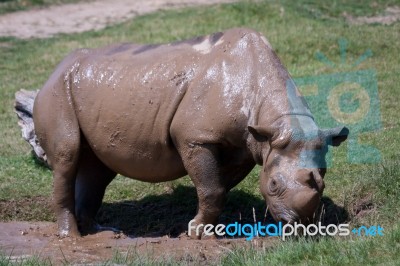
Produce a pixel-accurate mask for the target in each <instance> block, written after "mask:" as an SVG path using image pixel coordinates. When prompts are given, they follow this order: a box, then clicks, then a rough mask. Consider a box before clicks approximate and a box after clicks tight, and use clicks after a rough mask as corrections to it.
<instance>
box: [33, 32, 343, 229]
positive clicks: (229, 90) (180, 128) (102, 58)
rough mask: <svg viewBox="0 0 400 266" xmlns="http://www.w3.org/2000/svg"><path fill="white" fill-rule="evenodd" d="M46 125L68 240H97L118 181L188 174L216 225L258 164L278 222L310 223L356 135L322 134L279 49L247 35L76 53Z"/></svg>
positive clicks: (65, 64)
mask: <svg viewBox="0 0 400 266" xmlns="http://www.w3.org/2000/svg"><path fill="white" fill-rule="evenodd" d="M34 124H35V130H36V134H37V136H38V139H39V142H40V144H41V146H42V147H43V149H44V151H45V152H46V155H47V158H48V162H49V164H50V166H51V168H52V169H53V175H54V209H55V212H56V214H57V221H58V228H59V233H60V235H61V236H79V235H80V232H87V231H93V228H94V226H95V221H94V217H95V214H96V212H97V211H98V209H99V206H100V205H101V201H102V198H103V195H104V191H105V189H106V187H107V185H108V184H109V183H110V182H111V180H112V179H113V178H114V177H115V175H116V173H120V174H122V175H124V176H127V177H130V178H134V179H138V180H141V181H146V182H163V181H169V180H174V179H177V178H180V177H182V176H184V175H186V174H188V175H189V176H190V178H191V179H192V181H193V183H194V185H195V186H196V190H197V194H198V200H199V206H198V212H197V215H196V216H195V218H194V219H195V221H196V223H197V224H201V223H202V224H207V223H216V222H217V219H218V216H219V215H220V213H221V211H222V209H223V207H224V204H225V200H226V194H227V193H228V192H229V190H230V189H231V188H233V187H234V186H236V185H237V184H238V183H239V182H240V181H241V180H243V178H245V177H246V175H247V174H248V173H249V172H250V171H251V169H252V168H253V167H254V166H255V164H256V163H257V164H260V165H263V170H262V172H261V178H260V183H261V192H262V194H263V195H264V197H265V199H266V201H267V204H268V206H269V208H270V211H271V213H272V215H273V216H274V218H276V219H277V220H283V221H287V222H293V221H298V220H301V221H307V220H310V219H311V218H312V215H313V214H314V212H315V211H316V209H317V207H318V204H319V202H320V197H321V195H322V191H323V187H324V183H323V180H322V178H323V175H324V172H325V170H324V168H325V165H324V156H325V153H326V147H327V145H339V144H340V142H342V141H344V140H345V139H346V138H347V135H348V130H347V128H336V129H331V130H320V129H319V128H318V127H317V125H316V124H315V122H314V119H313V117H312V114H311V113H310V111H309V108H308V106H307V104H306V103H305V101H304V100H303V99H302V97H301V95H300V93H299V91H298V90H297V88H296V87H295V86H294V84H293V83H292V80H291V78H290V76H289V74H288V72H287V70H286V69H285V68H284V67H283V66H282V64H281V62H280V60H279V59H278V57H277V56H276V54H275V53H274V51H273V50H272V48H271V46H270V44H269V42H268V41H267V39H266V38H265V37H263V36H262V35H261V34H260V33H258V32H255V31H252V30H250V29H243V28H236V29H230V30H227V31H225V32H223V33H215V34H212V35H209V36H204V37H198V38H194V39H192V40H188V41H181V42H177V43H173V44H164V45H136V44H118V45H113V46H109V47H105V48H100V49H93V50H88V49H82V50H78V51H75V52H73V53H72V54H70V55H69V56H67V57H66V58H65V59H64V60H63V61H62V62H61V63H60V65H59V66H58V67H57V69H56V70H55V72H54V73H53V74H52V75H51V77H50V79H49V80H48V81H47V82H46V84H45V85H44V87H43V88H42V89H41V90H40V92H39V94H38V96H37V97H36V99H35V104H34ZM78 228H79V230H78ZM192 235H195V234H194V233H193V234H192Z"/></svg>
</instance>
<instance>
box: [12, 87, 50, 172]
mask: <svg viewBox="0 0 400 266" xmlns="http://www.w3.org/2000/svg"><path fill="white" fill-rule="evenodd" d="M38 92H39V91H38V90H37V91H28V90H24V89H22V90H19V91H17V92H16V93H15V104H14V108H15V112H16V113H17V115H18V125H19V126H20V127H21V131H22V137H23V138H24V139H25V140H26V141H27V142H28V143H29V144H30V145H31V147H32V149H33V150H32V153H33V154H34V155H35V156H36V158H37V159H38V160H39V161H41V162H43V163H44V164H45V165H46V166H48V163H47V156H46V153H45V152H44V150H43V148H42V147H41V146H40V144H39V141H38V139H37V136H36V134H35V126H34V124H33V103H34V101H35V97H36V95H37V93H38Z"/></svg>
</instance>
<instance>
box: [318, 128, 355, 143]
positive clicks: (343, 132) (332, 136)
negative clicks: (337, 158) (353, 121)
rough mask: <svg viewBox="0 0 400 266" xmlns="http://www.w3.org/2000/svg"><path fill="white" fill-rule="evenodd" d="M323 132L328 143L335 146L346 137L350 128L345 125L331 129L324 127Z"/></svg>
mask: <svg viewBox="0 0 400 266" xmlns="http://www.w3.org/2000/svg"><path fill="white" fill-rule="evenodd" d="M323 133H324V135H325V137H326V139H327V143H328V145H332V146H335V147H337V146H339V145H340V144H341V143H342V142H343V141H345V140H346V139H347V137H348V136H349V133H350V130H349V129H348V128H347V127H345V126H341V127H335V128H331V129H325V130H324V131H323Z"/></svg>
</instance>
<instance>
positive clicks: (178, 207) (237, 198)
mask: <svg viewBox="0 0 400 266" xmlns="http://www.w3.org/2000/svg"><path fill="white" fill-rule="evenodd" d="M322 206H323V212H322V214H321V216H320V217H319V218H320V220H321V222H322V224H323V225H328V224H340V223H343V222H345V221H347V220H348V218H349V215H348V213H347V211H346V210H345V209H344V208H343V207H340V206H338V205H336V204H335V203H334V202H333V201H332V200H331V199H330V198H328V197H323V198H322ZM196 209H197V196H196V190H195V188H194V187H189V186H178V187H176V188H175V189H174V190H173V191H172V192H171V193H169V194H163V195H149V196H147V197H145V198H143V199H141V200H139V201H122V202H114V203H103V206H102V207H101V209H100V211H99V213H98V215H97V221H98V222H99V223H100V224H101V225H103V226H110V227H114V228H118V229H120V230H122V231H123V232H124V233H125V234H127V235H130V236H134V237H160V236H165V235H168V236H170V237H177V236H179V235H181V234H183V233H185V232H186V231H187V226H188V222H189V221H190V220H191V219H193V217H194V216H195V214H196ZM265 211H266V205H265V202H264V200H263V199H262V198H261V197H260V198H259V197H255V196H254V195H251V194H249V193H246V192H243V191H240V190H233V191H231V192H230V193H229V195H228V200H227V204H226V207H225V210H224V212H223V213H222V215H221V217H220V220H219V222H220V223H223V224H229V223H234V222H240V223H242V224H245V223H251V224H252V223H254V219H255V220H256V221H257V222H259V221H261V222H263V223H274V220H273V218H272V216H271V215H270V214H269V213H265Z"/></svg>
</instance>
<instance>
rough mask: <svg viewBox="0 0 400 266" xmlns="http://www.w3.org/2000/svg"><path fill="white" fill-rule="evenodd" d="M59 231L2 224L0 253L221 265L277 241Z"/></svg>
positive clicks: (56, 259) (55, 259)
mask: <svg viewBox="0 0 400 266" xmlns="http://www.w3.org/2000/svg"><path fill="white" fill-rule="evenodd" d="M56 229H57V228H56V224H55V223H50V222H9V223H0V250H1V252H2V253H3V254H5V255H6V256H7V257H9V258H10V259H11V260H12V261H18V262H20V261H22V260H23V259H26V258H29V257H32V256H36V257H39V258H41V259H45V260H50V261H51V262H52V263H55V264H59V263H72V264H76V263H96V262H106V261H108V260H111V259H112V258H113V257H115V256H116V255H115V254H116V253H119V254H120V255H122V256H127V257H131V258H134V257H135V256H140V257H142V258H148V259H150V260H155V259H162V258H165V259H172V260H174V261H187V262H196V263H201V264H202V263H204V264H210V263H215V262H218V260H220V259H221V258H222V257H223V256H225V255H226V254H228V253H229V252H231V250H232V249H233V248H235V247H250V246H251V247H256V248H268V247H270V246H271V245H272V243H273V242H274V240H277V239H275V238H264V239H255V240H253V241H246V240H245V239H243V238H239V239H205V240H192V239H189V237H188V236H187V235H186V234H181V235H180V236H179V237H176V238H169V237H168V236H162V237H138V238H135V237H130V236H127V235H124V234H122V233H115V232H111V231H104V232H100V233H97V234H93V235H87V236H84V237H80V238H63V239H60V238H59V237H58V236H57V235H56V232H57V230H56Z"/></svg>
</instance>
